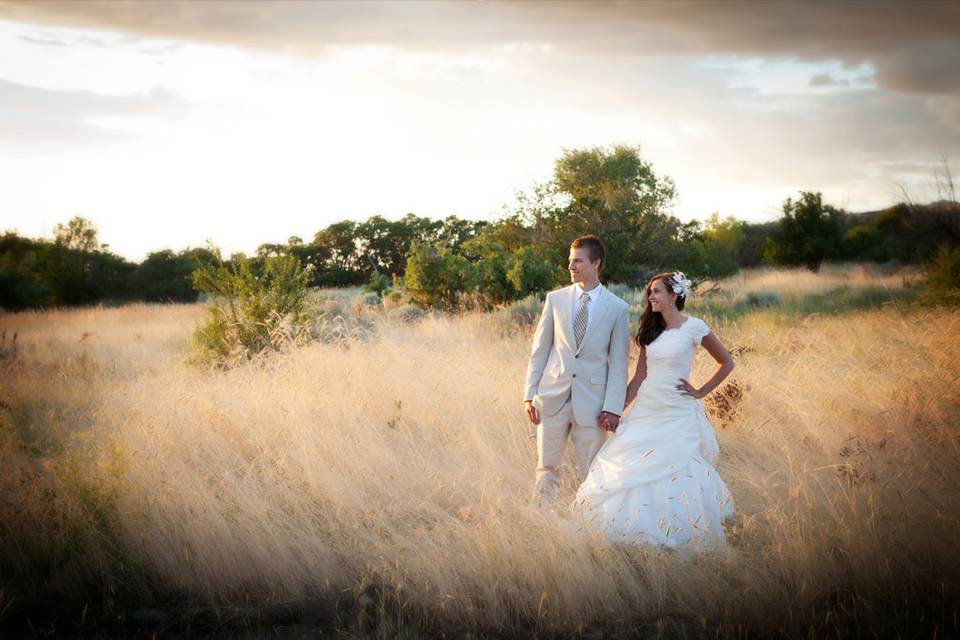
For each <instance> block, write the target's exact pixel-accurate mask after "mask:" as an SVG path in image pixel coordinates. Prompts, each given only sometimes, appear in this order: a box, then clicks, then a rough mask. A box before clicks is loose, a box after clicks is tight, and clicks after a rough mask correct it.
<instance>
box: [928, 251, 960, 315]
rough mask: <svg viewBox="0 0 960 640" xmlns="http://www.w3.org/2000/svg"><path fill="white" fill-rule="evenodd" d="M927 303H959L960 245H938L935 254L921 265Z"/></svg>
mask: <svg viewBox="0 0 960 640" xmlns="http://www.w3.org/2000/svg"><path fill="white" fill-rule="evenodd" d="M923 271H924V273H925V274H926V276H927V291H926V292H925V293H924V296H923V301H924V302H926V303H928V304H960V246H953V247H951V246H950V245H947V244H942V245H940V248H939V249H938V250H937V253H936V255H934V257H933V259H932V260H931V261H930V262H927V263H926V264H924V265H923Z"/></svg>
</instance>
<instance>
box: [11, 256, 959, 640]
mask: <svg viewBox="0 0 960 640" xmlns="http://www.w3.org/2000/svg"><path fill="white" fill-rule="evenodd" d="M797 277H798V278H800V281H799V282H794V281H793V280H791V279H790V278H789V277H786V276H782V275H777V274H775V273H771V272H765V273H759V274H755V279H756V280H754V279H750V277H747V278H744V279H742V280H740V281H739V283H738V284H735V285H734V284H731V283H727V287H728V289H729V290H731V291H732V292H733V293H732V295H733V296H734V299H733V300H732V301H729V302H728V304H730V305H733V304H737V302H736V296H740V295H746V294H747V293H750V292H771V293H774V294H776V295H777V296H779V297H780V299H781V301H782V300H783V299H785V298H786V299H789V298H790V297H791V296H797V297H798V299H799V298H803V297H804V296H806V297H810V296H817V295H821V296H823V295H828V294H830V292H832V291H835V290H836V286H835V284H836V283H837V282H839V281H845V282H846V283H847V285H846V286H847V287H849V288H850V289H854V290H868V289H874V288H880V289H883V288H885V287H887V286H888V285H889V287H890V289H896V288H897V287H895V286H894V284H895V282H896V281H897V278H896V277H894V276H883V275H877V280H872V279H871V277H870V276H869V274H866V275H862V276H851V277H847V278H844V277H843V276H842V275H841V274H833V273H829V272H827V273H824V274H821V276H807V275H806V274H799V275H797ZM817 277H822V278H826V279H828V280H829V282H828V283H827V284H824V283H823V282H821V281H819V280H816V278H817ZM811 278H813V279H811ZM899 278H900V280H899V281H900V282H901V283H902V282H903V278H902V274H901V275H900V276H899ZM851 282H852V283H853V284H851ZM734 286H735V287H737V288H734ZM907 288H908V289H909V283H908V286H907ZM899 289H901V290H902V289H903V285H902V284H901V285H900V287H899ZM329 293H330V292H328V294H329ZM336 295H339V296H340V297H339V299H337V300H334V301H331V300H329V299H328V300H326V301H319V300H318V301H315V305H316V307H317V308H318V309H319V308H320V306H322V305H326V308H327V314H326V315H328V316H331V315H333V314H332V311H331V305H333V304H336V305H339V311H338V313H339V314H340V315H341V316H342V317H344V318H345V320H343V322H350V323H354V325H351V326H361V324H362V326H372V327H373V328H374V329H373V330H370V331H363V332H354V333H352V334H351V333H349V332H348V333H344V334H342V335H339V336H338V337H334V338H331V339H329V340H328V341H317V342H314V343H312V344H310V345H309V346H306V347H302V348H298V349H294V350H292V351H290V352H289V353H283V354H279V355H276V356H273V357H270V358H268V359H265V360H263V361H262V362H255V363H254V364H253V365H251V366H244V367H238V368H236V369H233V370H231V371H227V372H211V371H208V370H203V369H199V368H196V367H192V366H190V365H188V364H186V360H187V357H186V356H187V350H188V348H189V335H190V332H191V330H192V327H193V323H194V322H196V321H197V320H199V319H201V318H202V309H201V308H200V307H199V306H189V305H183V306H147V305H134V306H130V307H124V308H119V309H92V310H76V311H56V312H45V313H28V314H6V315H3V316H0V331H6V332H7V333H8V335H11V334H12V333H13V332H14V331H16V332H17V333H18V348H17V350H16V351H9V352H8V351H4V353H3V359H2V360H0V367H2V369H0V372H2V377H0V401H2V403H3V404H2V405H0V468H2V469H3V470H4V472H3V473H2V474H0V522H3V526H2V527H0V548H2V549H3V555H2V561H0V576H2V579H3V596H2V597H3V598H4V599H5V600H6V602H2V603H0V609H3V608H4V605H5V604H10V601H11V599H12V600H13V601H14V603H13V604H10V607H9V609H8V610H7V612H6V614H5V615H7V616H10V615H13V614H15V613H16V611H17V606H18V605H17V603H18V602H24V601H27V602H29V601H30V600H31V598H33V599H37V598H41V599H43V598H53V597H58V598H66V599H74V600H81V601H83V600H85V599H88V598H96V597H98V594H102V593H104V592H117V593H126V594H131V595H130V597H132V598H134V599H137V598H141V599H144V598H147V597H148V596H152V597H157V598H161V600H162V599H165V598H174V599H179V600H180V601H182V600H184V599H186V600H188V601H191V602H195V603H197V604H199V605H201V606H212V605H233V606H239V607H241V608H244V607H246V608H249V607H253V606H256V605H262V604H270V603H278V602H289V601H296V600H300V599H303V598H319V599H322V600H329V601H332V602H339V603H348V604H350V606H347V605H343V606H342V607H341V608H340V609H338V611H339V613H337V614H336V615H337V616H339V618H338V619H337V620H335V621H333V622H334V623H335V624H338V625H345V626H354V625H358V626H357V628H358V629H360V630H364V629H366V630H367V631H371V630H372V631H376V630H378V629H379V631H380V632H381V633H383V634H385V635H391V634H392V633H394V632H396V631H397V630H398V629H400V628H406V629H416V628H420V629H424V628H426V629H433V630H457V629H461V630H462V629H467V630H478V631H481V632H486V633H496V632H505V633H508V632H513V633H526V632H537V633H543V634H549V633H561V632H562V633H571V632H573V633H576V632H577V630H579V631H580V632H582V633H594V632H597V633H599V632H610V633H613V632H624V631H626V630H628V629H636V628H640V629H641V630H642V629H646V630H648V631H649V632H650V633H656V632H657V630H658V629H660V630H665V631H666V632H668V633H672V634H673V635H680V634H681V633H685V634H687V635H698V634H700V633H714V632H720V633H722V634H728V635H734V636H736V635H759V634H774V633H784V634H791V635H797V634H800V633H809V634H812V635H838V634H849V633H851V631H850V630H851V629H852V628H854V625H856V626H858V627H860V628H862V630H863V632H864V634H865V635H872V634H875V633H884V632H885V631H889V630H891V629H893V630H898V629H899V630H900V632H901V633H904V634H907V635H913V634H914V633H919V634H921V635H929V634H930V633H932V632H933V631H934V630H939V633H940V634H941V635H943V634H944V633H950V632H951V630H952V632H953V633H956V632H957V628H956V625H957V623H956V617H955V616H956V614H957V611H956V606H955V604H954V603H955V602H957V601H958V600H957V596H958V595H960V593H958V585H957V584H956V582H954V581H953V580H955V576H956V575H958V571H960V557H958V551H960V548H958V547H960V543H958V540H960V506H958V503H957V498H956V491H957V488H958V487H960V466H958V465H957V464H956V460H957V456H958V454H960V451H958V445H960V437H958V430H957V418H958V416H960V399H958V395H957V393H956V390H957V386H958V384H957V383H958V376H960V346H958V343H957V341H956V335H957V333H958V332H960V316H958V314H957V313H956V312H955V311H949V310H946V309H920V308H916V307H912V306H910V305H907V304H903V305H883V304H879V306H874V307H873V308H865V309H861V310H858V311H856V312H852V313H843V312H840V311H839V310H834V311H833V312H831V313H829V314H826V313H824V314H815V315H803V314H799V315H798V314H795V313H793V312H790V313H787V312H785V311H784V310H783V309H781V308H778V307H777V306H771V307H768V308H763V309H759V308H751V309H749V310H744V311H743V313H737V314H730V315H725V314H724V313H721V311H722V308H721V306H720V304H719V303H718V306H717V307H716V309H717V311H714V312H711V313H705V314H704V316H705V317H706V318H707V319H708V321H711V322H712V323H713V329H714V331H715V332H716V334H717V335H718V336H719V337H720V338H721V340H723V341H724V343H726V344H727V345H728V346H730V347H731V348H735V349H736V353H737V368H736V370H735V372H734V374H733V377H732V380H731V381H730V385H729V386H734V385H735V386H736V388H737V390H738V393H736V394H731V395H730V397H731V398H732V401H731V403H730V404H731V406H728V407H724V408H723V410H722V415H721V408H720V407H718V406H717V404H716V403H715V402H711V403H708V408H709V409H710V411H711V413H712V416H713V419H714V423H715V425H716V426H717V428H718V436H719V440H720V445H721V449H722V453H721V459H720V463H719V466H718V470H719V472H720V473H721V474H722V475H723V477H724V479H725V481H726V482H727V484H728V486H729V487H730V489H731V491H732V492H733V495H734V498H735V500H736V504H737V515H736V517H735V519H734V520H733V521H732V522H731V523H730V527H729V531H728V533H729V537H730V540H731V543H732V549H733V553H731V554H730V555H728V556H723V557H718V556H704V557H700V558H697V559H694V560H692V561H685V560H682V559H681V558H678V557H676V556H674V555H670V554H669V553H663V552H654V551H651V550H645V549H641V550H635V549H623V548H608V547H606V546H605V545H603V544H601V543H600V542H599V541H597V540H594V539H591V538H588V537H587V536H585V535H584V534H583V532H581V531H579V530H578V529H577V527H576V526H574V525H572V524H569V523H568V522H566V521H565V520H564V519H562V518H561V520H560V521H553V520H551V519H549V518H546V517H544V516H542V515H538V514H535V513H533V512H531V511H530V510H529V509H528V508H527V505H526V502H527V498H528V497H529V493H530V490H531V486H532V481H533V470H534V464H535V458H536V455H535V441H534V440H533V439H532V437H531V435H532V433H533V432H532V431H531V429H530V427H529V425H528V424H527V423H526V422H525V421H524V419H523V416H522V412H521V402H520V400H521V394H522V383H523V374H524V370H525V367H526V359H527V354H528V349H529V339H530V336H529V333H528V332H527V331H526V330H516V329H512V327H513V326H514V325H513V324H511V323H513V322H515V318H514V316H512V315H511V312H506V311H505V312H498V313H494V314H487V315H481V314H477V313H470V314H465V315H461V316H455V317H450V316H440V315H427V316H425V317H423V318H419V319H416V320H415V321H413V322H404V321H402V320H399V319H390V317H389V316H388V315H387V314H386V313H385V312H383V311H382V310H378V309H376V308H371V307H369V306H366V305H363V304H362V301H359V302H358V301H357V298H358V295H359V293H358V292H351V293H349V294H346V295H344V294H336ZM326 297H327V298H330V297H336V296H335V295H333V294H330V295H327V296H326ZM702 302H703V303H704V304H706V299H704V300H703V301H702ZM881 302H882V301H881ZM527 306H532V307H533V308H534V309H535V308H536V305H535V304H534V305H531V304H530V303H527ZM528 311H529V310H528ZM691 313H699V312H698V311H697V310H696V307H695V306H692V307H691ZM798 313H799V312H798ZM521 315H524V316H529V315H531V314H530V313H528V312H524V313H523V314H521ZM84 336H86V337H84ZM712 366H713V365H712V362H711V361H709V360H708V359H706V358H704V357H703V355H701V357H700V359H699V360H698V362H697V365H696V372H695V375H694V380H695V381H703V380H704V379H705V378H706V377H707V376H708V375H709V372H710V371H711V370H712ZM564 482H565V484H564V487H563V491H564V496H566V498H572V494H573V491H574V489H575V486H574V478H573V475H572V469H571V468H570V467H569V466H568V468H567V473H566V476H565V478H564ZM111 590H112V591H111ZM361 595H368V596H369V598H370V600H369V602H370V603H372V604H366V605H365V604H364V602H367V601H361V600H358V598H360V596H361ZM357 602H360V604H355V603H357ZM351 603H352V604H351ZM371 625H378V626H371ZM950 625H953V626H952V627H951V626H950Z"/></svg>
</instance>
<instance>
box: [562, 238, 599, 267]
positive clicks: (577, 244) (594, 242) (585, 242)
mask: <svg viewBox="0 0 960 640" xmlns="http://www.w3.org/2000/svg"><path fill="white" fill-rule="evenodd" d="M570 248H571V249H586V250H587V251H588V252H589V254H590V262H595V261H597V260H599V261H600V266H599V267H597V271H600V269H603V265H604V263H605V262H606V258H605V255H606V254H605V253H604V250H603V243H602V242H600V238H598V237H597V236H595V235H593V234H592V233H588V234H587V235H585V236H580V237H579V238H577V239H576V240H574V241H573V242H571V243H570Z"/></svg>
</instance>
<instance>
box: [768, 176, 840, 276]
mask: <svg viewBox="0 0 960 640" xmlns="http://www.w3.org/2000/svg"><path fill="white" fill-rule="evenodd" d="M843 216H844V214H843V212H842V211H840V210H839V209H835V208H833V207H831V206H830V205H824V204H823V196H822V194H820V193H819V192H818V193H811V192H809V191H801V192H800V199H799V200H798V201H796V202H794V201H793V199H791V198H787V199H786V201H785V202H784V203H783V218H781V220H780V228H779V229H778V230H777V231H776V232H775V233H774V234H773V235H772V236H771V237H769V238H767V242H766V245H765V246H764V251H763V257H764V259H765V260H766V261H768V262H775V263H778V264H785V265H803V266H805V267H807V268H808V269H810V270H811V271H814V272H816V271H819V269H820V265H821V264H822V263H823V261H824V260H829V259H833V258H837V257H839V256H840V255H841V251H842V247H843Z"/></svg>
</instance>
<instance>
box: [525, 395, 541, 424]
mask: <svg viewBox="0 0 960 640" xmlns="http://www.w3.org/2000/svg"><path fill="white" fill-rule="evenodd" d="M523 405H524V412H525V413H526V414H527V420H529V421H530V424H540V412H539V411H537V408H536V407H535V406H533V402H531V401H530V400H525V401H524V402H523Z"/></svg>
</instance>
